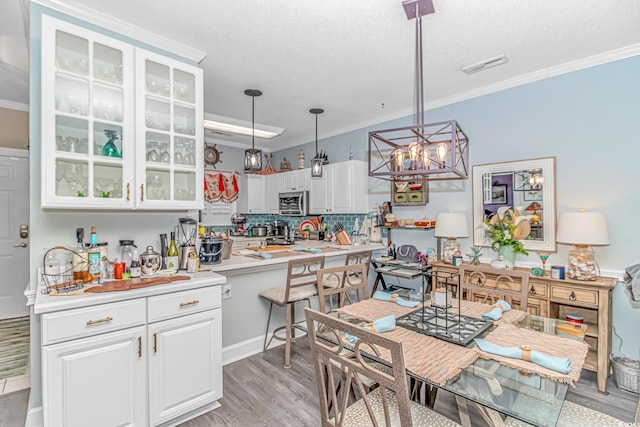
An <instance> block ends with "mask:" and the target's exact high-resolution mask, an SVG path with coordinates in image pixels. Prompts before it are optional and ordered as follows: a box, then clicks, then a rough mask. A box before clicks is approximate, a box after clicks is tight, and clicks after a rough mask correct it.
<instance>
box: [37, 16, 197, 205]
mask: <svg viewBox="0 0 640 427" xmlns="http://www.w3.org/2000/svg"><path fill="white" fill-rule="evenodd" d="M41 59H42V64H41V74H42V79H41V84H42V88H41V98H42V110H41V156H42V159H41V163H42V192H41V193H42V195H41V204H42V206H43V207H45V208H64V209H136V208H144V209H163V210H164V209H180V210H184V209H201V208H202V204H203V197H204V196H203V191H202V188H201V186H202V182H203V173H204V172H203V158H202V156H203V145H202V144H203V128H202V105H203V103H202V70H200V69H199V68H197V67H195V66H191V65H189V64H184V63H180V62H178V61H174V60H173V59H170V58H166V57H163V56H160V55H156V54H152V53H150V52H146V51H145V50H143V49H139V48H135V47H134V46H132V45H130V44H128V43H124V42H122V41H119V40H117V39H114V38H111V37H107V36H105V35H103V34H100V33H97V32H94V31H91V30H88V29H86V28H82V27H78V26H76V25H73V24H70V23H68V22H65V21H61V20H58V19H56V18H53V17H51V16H48V15H43V17H42V57H41ZM151 64H153V65H151Z"/></svg>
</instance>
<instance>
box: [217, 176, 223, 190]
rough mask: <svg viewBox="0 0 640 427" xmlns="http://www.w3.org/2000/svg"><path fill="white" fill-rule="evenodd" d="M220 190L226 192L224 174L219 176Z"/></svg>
mask: <svg viewBox="0 0 640 427" xmlns="http://www.w3.org/2000/svg"><path fill="white" fill-rule="evenodd" d="M218 189H219V190H220V191H224V179H223V178H222V174H219V175H218Z"/></svg>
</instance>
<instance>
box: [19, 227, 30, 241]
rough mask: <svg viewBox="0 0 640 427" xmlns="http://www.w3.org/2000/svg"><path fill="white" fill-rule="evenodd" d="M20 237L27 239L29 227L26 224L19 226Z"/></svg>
mask: <svg viewBox="0 0 640 427" xmlns="http://www.w3.org/2000/svg"><path fill="white" fill-rule="evenodd" d="M20 237H21V238H23V239H26V238H27V237H29V225H28V224H22V225H21V226H20Z"/></svg>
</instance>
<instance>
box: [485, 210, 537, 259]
mask: <svg viewBox="0 0 640 427" xmlns="http://www.w3.org/2000/svg"><path fill="white" fill-rule="evenodd" d="M483 222H484V223H485V225H486V226H487V232H488V234H489V235H490V236H491V238H492V239H493V243H492V244H491V249H493V250H494V251H498V250H499V249H500V247H502V246H512V247H513V251H514V252H515V253H517V254H523V255H529V253H528V252H527V251H526V250H525V249H524V246H523V245H522V241H520V240H519V239H517V238H516V237H515V236H516V235H517V234H516V228H517V224H516V219H515V215H514V213H513V211H512V210H511V209H509V210H508V211H506V212H505V213H504V215H502V217H500V216H499V215H498V214H496V215H494V216H493V217H491V219H490V220H486V219H485V220H483Z"/></svg>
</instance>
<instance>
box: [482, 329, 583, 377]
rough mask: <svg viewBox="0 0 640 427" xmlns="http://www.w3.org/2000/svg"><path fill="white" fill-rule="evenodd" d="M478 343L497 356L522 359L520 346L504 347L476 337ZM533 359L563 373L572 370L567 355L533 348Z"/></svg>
mask: <svg viewBox="0 0 640 427" xmlns="http://www.w3.org/2000/svg"><path fill="white" fill-rule="evenodd" d="M474 341H475V342H476V345H477V346H478V348H479V349H480V350H482V351H486V352H487V353H491V354H495V355H497V356H504V357H510V358H512V359H522V349H521V348H520V347H503V346H501V345H498V344H494V343H492V342H489V341H485V340H483V339H480V338H474ZM530 357H531V361H532V362H533V363H535V364H536V365H540V366H543V367H545V368H547V369H551V370H553V371H556V372H560V373H562V374H568V373H569V372H571V361H570V360H569V359H567V358H566V357H556V356H549V355H548V354H544V353H540V352H539V351H535V350H531V355H530Z"/></svg>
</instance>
